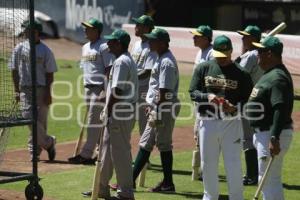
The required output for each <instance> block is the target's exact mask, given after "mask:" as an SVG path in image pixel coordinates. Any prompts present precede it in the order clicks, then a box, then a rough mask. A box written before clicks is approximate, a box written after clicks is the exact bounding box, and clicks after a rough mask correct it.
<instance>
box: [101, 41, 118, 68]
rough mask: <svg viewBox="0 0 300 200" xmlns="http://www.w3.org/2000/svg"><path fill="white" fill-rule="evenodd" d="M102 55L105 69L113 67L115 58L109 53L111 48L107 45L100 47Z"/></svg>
mask: <svg viewBox="0 0 300 200" xmlns="http://www.w3.org/2000/svg"><path fill="white" fill-rule="evenodd" d="M100 54H101V57H102V60H103V64H104V67H105V68H106V67H109V66H112V65H113V62H114V60H115V56H114V55H113V54H112V53H110V52H109V48H108V46H107V44H106V43H105V44H102V45H101V46H100Z"/></svg>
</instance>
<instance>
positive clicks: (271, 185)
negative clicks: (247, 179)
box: [254, 130, 292, 200]
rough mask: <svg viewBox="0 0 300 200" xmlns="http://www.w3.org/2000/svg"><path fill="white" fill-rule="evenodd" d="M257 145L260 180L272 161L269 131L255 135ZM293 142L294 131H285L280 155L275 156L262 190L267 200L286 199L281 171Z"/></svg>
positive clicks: (281, 139) (281, 137)
mask: <svg viewBox="0 0 300 200" xmlns="http://www.w3.org/2000/svg"><path fill="white" fill-rule="evenodd" d="M254 141H255V145H256V148H257V151H258V165H259V179H261V178H262V176H263V174H264V173H265V170H266V168H267V164H268V160H269V159H270V152H269V141H270V133H269V131H264V132H260V133H256V134H255V138H254ZM291 141H292V130H283V131H282V133H281V135H280V148H281V151H280V153H279V154H278V155H277V156H275V158H274V161H273V163H272V165H271V168H270V171H269V173H268V176H267V178H266V180H265V183H264V186H263V188H262V193H263V197H264V199H265V200H271V199H272V200H282V199H284V195H283V188H282V181H281V171H282V165H283V158H284V155H285V153H286V152H287V150H288V148H289V146H290V144H291Z"/></svg>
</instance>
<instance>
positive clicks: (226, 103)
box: [222, 100, 237, 113]
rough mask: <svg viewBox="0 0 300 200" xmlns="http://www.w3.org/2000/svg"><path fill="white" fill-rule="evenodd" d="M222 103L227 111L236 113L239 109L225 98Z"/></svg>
mask: <svg viewBox="0 0 300 200" xmlns="http://www.w3.org/2000/svg"><path fill="white" fill-rule="evenodd" d="M222 104H223V110H224V112H225V113H234V112H236V110H237V109H236V107H235V106H234V105H233V104H231V103H230V102H229V101H228V100H224V101H223V103H222Z"/></svg>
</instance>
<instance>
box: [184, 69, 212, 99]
mask: <svg viewBox="0 0 300 200" xmlns="http://www.w3.org/2000/svg"><path fill="white" fill-rule="evenodd" d="M203 64H204V63H201V64H199V65H197V66H196V68H195V70H194V73H193V76H192V80H191V82H190V89H189V93H190V97H191V100H192V101H195V102H208V101H209V97H212V96H211V95H209V94H208V93H206V92H205V91H204V65H203Z"/></svg>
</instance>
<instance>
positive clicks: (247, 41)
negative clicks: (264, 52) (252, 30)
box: [242, 35, 255, 52]
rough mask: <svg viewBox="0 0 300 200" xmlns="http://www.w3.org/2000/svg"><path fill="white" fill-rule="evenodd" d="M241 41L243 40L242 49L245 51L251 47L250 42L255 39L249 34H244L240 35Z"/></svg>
mask: <svg viewBox="0 0 300 200" xmlns="http://www.w3.org/2000/svg"><path fill="white" fill-rule="evenodd" d="M242 41H243V51H244V52H246V51H248V50H250V49H251V47H252V42H255V39H254V37H253V36H251V35H244V36H243V37H242Z"/></svg>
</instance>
